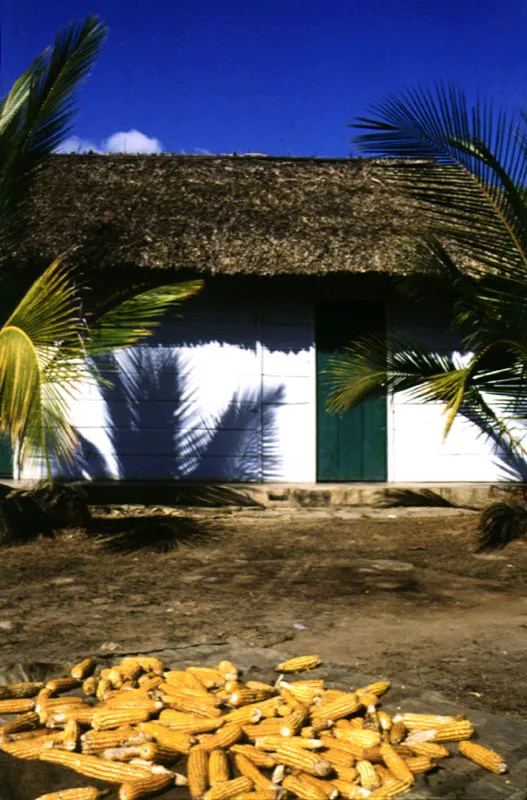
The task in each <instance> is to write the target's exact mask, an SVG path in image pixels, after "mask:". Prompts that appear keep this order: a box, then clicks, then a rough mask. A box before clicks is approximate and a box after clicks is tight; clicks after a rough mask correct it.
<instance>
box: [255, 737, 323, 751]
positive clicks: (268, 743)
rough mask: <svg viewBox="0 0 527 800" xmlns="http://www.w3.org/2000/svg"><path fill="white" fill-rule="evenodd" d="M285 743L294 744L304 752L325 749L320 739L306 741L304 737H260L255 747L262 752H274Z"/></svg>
mask: <svg viewBox="0 0 527 800" xmlns="http://www.w3.org/2000/svg"><path fill="white" fill-rule="evenodd" d="M284 743H287V744H292V745H294V746H295V747H299V748H300V749H302V750H320V749H321V748H322V747H324V744H323V742H322V741H321V740H320V739H306V738H304V737H303V736H285V737H284V736H276V735H274V736H273V735H270V736H260V737H258V738H257V739H255V742H254V745H255V747H257V748H260V749H261V750H274V749H275V748H276V747H280V746H281V745H283V744H284Z"/></svg>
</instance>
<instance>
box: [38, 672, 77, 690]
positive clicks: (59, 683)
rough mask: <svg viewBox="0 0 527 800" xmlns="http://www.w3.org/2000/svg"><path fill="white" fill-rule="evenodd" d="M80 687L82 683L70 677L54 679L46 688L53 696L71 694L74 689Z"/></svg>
mask: <svg viewBox="0 0 527 800" xmlns="http://www.w3.org/2000/svg"><path fill="white" fill-rule="evenodd" d="M79 686H80V681H78V680H77V679H76V678H73V677H72V676H71V675H68V676H66V677H64V678H53V680H51V681H48V682H47V683H46V686H45V688H46V689H49V690H50V691H51V692H52V693H53V694H62V693H63V692H71V690H72V689H77V688H78V687H79Z"/></svg>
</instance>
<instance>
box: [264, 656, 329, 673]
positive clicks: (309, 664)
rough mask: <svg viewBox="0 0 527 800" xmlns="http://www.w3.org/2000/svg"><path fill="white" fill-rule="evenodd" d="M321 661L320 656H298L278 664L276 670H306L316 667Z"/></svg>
mask: <svg viewBox="0 0 527 800" xmlns="http://www.w3.org/2000/svg"><path fill="white" fill-rule="evenodd" d="M321 663H322V659H321V658H320V656H297V657H296V658H289V659H287V661H282V662H281V663H280V664H277V665H276V667H275V670H276V672H303V671H304V670H308V669H315V667H318V666H320V664H321Z"/></svg>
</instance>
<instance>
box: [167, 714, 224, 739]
mask: <svg viewBox="0 0 527 800" xmlns="http://www.w3.org/2000/svg"><path fill="white" fill-rule="evenodd" d="M226 716H227V715H226ZM226 716H225V717H200V716H198V715H197V714H188V713H187V712H185V711H175V710H174V709H172V708H164V709H163V711H161V713H160V714H159V721H160V722H162V723H163V725H166V726H167V728H171V729H172V730H173V731H182V732H183V733H190V734H192V733H208V732H210V731H216V730H217V729H218V728H220V727H221V726H222V725H223V724H224V722H225V721H226ZM233 721H234V720H233Z"/></svg>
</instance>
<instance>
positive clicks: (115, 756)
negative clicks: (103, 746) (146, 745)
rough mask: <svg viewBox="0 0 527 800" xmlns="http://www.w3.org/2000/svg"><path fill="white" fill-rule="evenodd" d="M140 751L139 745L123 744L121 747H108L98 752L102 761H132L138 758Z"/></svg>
mask: <svg viewBox="0 0 527 800" xmlns="http://www.w3.org/2000/svg"><path fill="white" fill-rule="evenodd" d="M140 752H141V745H139V744H133V745H124V746H123V747H109V748H108V749H107V750H103V751H102V753H99V755H100V757H101V758H102V759H104V761H132V760H133V759H134V758H139V756H140Z"/></svg>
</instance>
